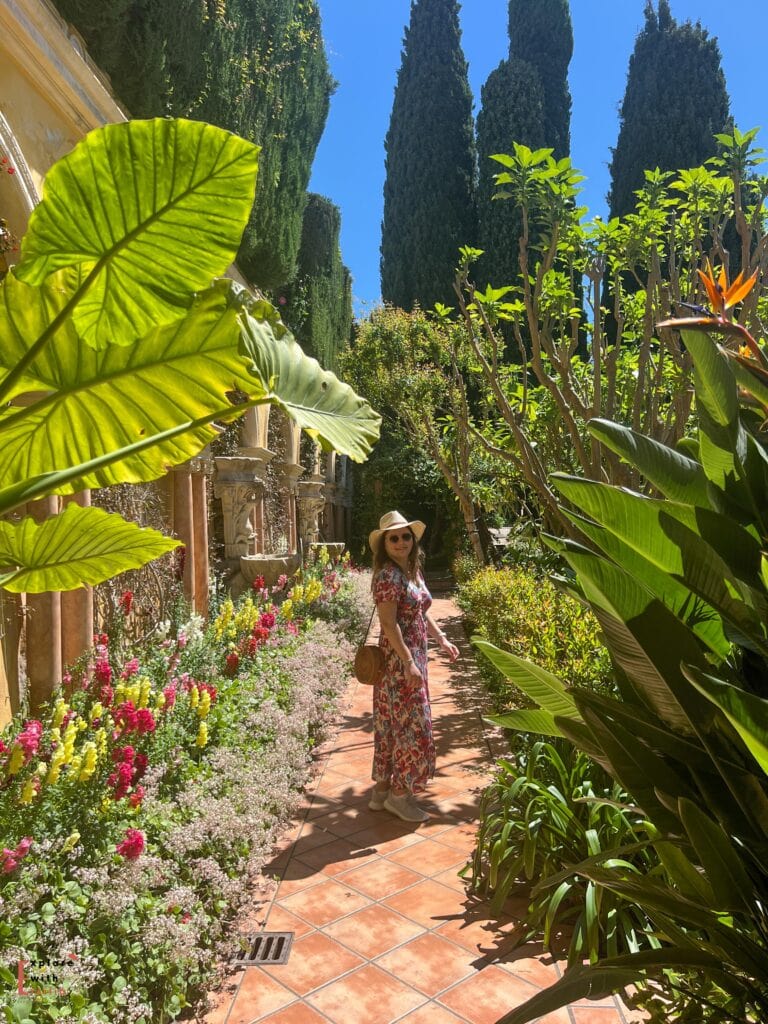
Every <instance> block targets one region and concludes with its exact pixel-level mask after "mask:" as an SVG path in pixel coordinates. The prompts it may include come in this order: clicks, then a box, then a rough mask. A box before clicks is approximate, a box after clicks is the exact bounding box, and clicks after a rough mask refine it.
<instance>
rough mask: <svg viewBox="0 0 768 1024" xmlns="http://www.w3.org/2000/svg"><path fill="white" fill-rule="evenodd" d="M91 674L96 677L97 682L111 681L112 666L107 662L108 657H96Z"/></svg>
mask: <svg viewBox="0 0 768 1024" xmlns="http://www.w3.org/2000/svg"><path fill="white" fill-rule="evenodd" d="M93 674H94V676H95V677H96V682H97V683H111V682H112V666H111V665H110V664H109V659H108V658H106V657H101V658H97V659H96V664H95V666H94V670H93Z"/></svg>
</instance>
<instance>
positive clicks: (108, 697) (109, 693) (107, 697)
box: [99, 683, 115, 708]
mask: <svg viewBox="0 0 768 1024" xmlns="http://www.w3.org/2000/svg"><path fill="white" fill-rule="evenodd" d="M114 696H115V691H114V690H113V689H112V687H111V686H110V685H109V683H105V684H104V685H103V686H102V688H101V690H100V691H99V700H100V701H101V703H102V704H103V705H104V707H105V708H108V707H109V706H110V704H111V703H112V698H113V697H114Z"/></svg>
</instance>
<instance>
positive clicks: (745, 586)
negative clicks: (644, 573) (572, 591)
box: [554, 476, 768, 653]
mask: <svg viewBox="0 0 768 1024" xmlns="http://www.w3.org/2000/svg"><path fill="white" fill-rule="evenodd" d="M554 482H555V485H556V486H557V488H558V489H559V490H560V491H562V493H563V494H565V496H566V497H567V498H568V499H569V500H570V501H572V502H573V503H574V504H575V505H577V506H578V507H579V508H580V509H582V510H583V511H584V512H585V513H586V514H587V515H589V516H591V518H593V519H595V520H596V521H597V522H598V523H600V524H601V525H602V526H604V527H605V528H606V529H607V530H608V531H609V532H611V533H613V534H615V535H616V536H617V537H618V538H619V539H620V540H621V541H622V542H623V543H624V544H627V545H628V546H629V547H631V548H633V549H634V550H635V551H637V552H638V553H639V554H640V555H642V557H643V558H645V559H647V560H648V561H650V562H651V563H652V564H653V565H655V566H656V567H657V568H658V569H661V570H662V571H663V572H665V573H668V574H670V575H672V576H674V577H675V578H676V579H678V580H679V581H680V582H682V583H683V584H684V585H685V586H686V587H687V588H688V589H689V590H691V591H693V593H695V594H698V595H699V596H700V597H701V598H702V599H703V600H704V601H706V602H707V603H708V604H710V605H711V606H712V607H713V608H714V609H715V610H716V611H717V612H718V613H719V614H720V615H722V616H723V618H725V619H726V620H728V621H729V622H730V623H732V625H733V627H734V629H736V630H738V632H739V633H740V634H741V635H742V636H745V637H749V638H751V640H752V642H753V643H755V644H756V645H757V646H758V647H760V648H761V649H762V648H763V647H765V648H766V652H767V653H768V641H766V638H765V622H766V620H768V603H766V599H765V593H764V587H763V586H762V583H761V580H760V566H761V548H760V543H759V541H758V540H757V539H756V538H755V537H754V536H753V534H752V533H750V532H749V531H747V530H745V529H743V528H742V527H740V526H739V525H738V524H737V523H735V522H733V520H732V519H729V518H727V517H725V516H722V515H720V514H719V513H717V512H713V511H711V510H709V509H702V508H695V507H692V506H688V505H681V504H679V503H677V502H670V501H663V500H656V499H652V498H646V497H644V496H643V495H640V494H634V493H632V492H630V491H626V490H624V489H622V488H619V487H611V486H608V485H605V484H599V483H595V482H594V481H587V480H583V479H581V478H577V477H566V476H556V477H555V478H554Z"/></svg>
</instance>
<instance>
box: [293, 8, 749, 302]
mask: <svg viewBox="0 0 768 1024" xmlns="http://www.w3.org/2000/svg"><path fill="white" fill-rule="evenodd" d="M644 5H645V0H571V17H572V20H573V31H574V55H573V59H572V61H571V66H570V87H571V96H572V99H573V112H572V119H571V157H572V160H573V163H574V164H575V166H576V167H578V168H579V169H580V170H581V171H582V172H583V173H584V174H586V176H587V181H586V182H585V183H584V194H583V197H582V202H583V204H584V205H586V206H588V207H589V209H590V214H597V213H599V214H602V215H604V214H605V213H606V208H605V194H606V192H607V190H608V162H609V160H610V147H611V146H613V145H615V143H616V137H617V134H618V107H619V104H620V103H621V99H622V96H623V95H624V86H625V84H626V76H627V65H628V61H629V55H630V53H631V52H632V48H633V45H634V41H635V36H636V35H637V33H638V31H639V30H640V28H641V27H642V24H643V8H644ZM410 6H411V5H410V0H320V8H321V11H322V16H323V33H324V36H325V40H326V47H327V50H328V56H329V59H330V64H331V71H332V73H333V75H334V77H335V78H336V80H337V82H338V88H337V90H336V93H335V95H334V96H333V97H332V98H331V110H330V114H329V117H328V122H327V124H326V128H325V133H324V135H323V138H322V140H321V142H320V146H319V148H318V151H317V155H316V157H315V163H314V167H313V173H312V180H311V183H310V188H311V190H312V191H314V192H319V193H321V194H322V195H326V196H328V197H329V198H330V199H332V200H333V202H335V203H336V204H337V205H338V206H339V207H340V208H341V214H342V229H341V249H342V256H343V258H344V262H345V263H346V264H347V266H348V267H349V268H350V270H351V271H352V276H353V278H354V284H353V292H354V302H355V310H356V312H357V314H358V315H363V314H364V313H365V311H366V310H367V309H370V307H371V306H372V305H373V304H375V303H376V301H377V300H378V299H379V295H380V289H379V243H380V233H381V215H382V203H383V200H382V190H383V185H384V136H385V134H386V131H387V127H388V125H389V115H390V111H391V109H392V97H393V93H394V88H395V80H396V76H397V70H398V68H399V66H400V58H401V50H402V40H403V31H404V28H405V26H406V24H407V22H408V18H409V14H410ZM671 7H672V13H673V15H674V17H675V18H676V19H677V20H678V21H686V20H688V19H690V20H692V21H697V20H698V21H701V23H702V25H703V26H704V27H705V28H706V29H707V30H708V31H709V33H710V35H714V36H716V37H717V38H718V41H719V43H720V49H721V52H722V57H723V69H724V71H725V77H726V81H727V84H728V91H729V94H730V97H731V109H732V112H733V114H734V117H735V118H736V123H737V125H738V126H739V127H740V128H741V129H742V131H744V130H746V129H747V128H753V127H758V126H765V131H764V132H763V133H761V140H760V141H761V142H762V144H763V146H764V147H765V148H766V149H768V123H767V122H768V99H766V87H765V79H764V71H763V70H762V65H763V62H764V44H765V40H766V39H767V38H768V3H766V0H732V2H731V3H730V4H727V3H723V2H722V0H671ZM507 8H508V4H507V0H464V2H463V4H462V10H461V24H462V32H463V37H462V43H463V47H464V54H465V56H466V58H467V61H468V62H469V80H470V86H471V88H472V95H473V97H474V99H475V108H476V112H477V105H478V104H479V101H480V89H481V86H482V84H483V82H484V81H485V80H486V78H487V77H488V75H489V74H490V72H491V71H492V70H493V69H494V68H495V67H496V66H497V65H498V63H499V61H501V60H503V59H504V57H505V56H506V51H507V46H508V39H507ZM459 241H461V240H459Z"/></svg>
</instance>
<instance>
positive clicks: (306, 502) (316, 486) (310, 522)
mask: <svg viewBox="0 0 768 1024" xmlns="http://www.w3.org/2000/svg"><path fill="white" fill-rule="evenodd" d="M323 484H324V481H323V478H322V476H320V474H319V473H313V474H312V475H311V477H310V478H309V480H299V482H298V484H297V485H296V519H297V526H298V532H299V540H300V541H301V544H302V546H303V548H304V549H305V550H306V549H307V548H308V547H309V545H310V544H315V543H316V542H317V541H318V540H319V539H320V515H321V513H322V511H323V508H324V507H325V498H324V497H323Z"/></svg>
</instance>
